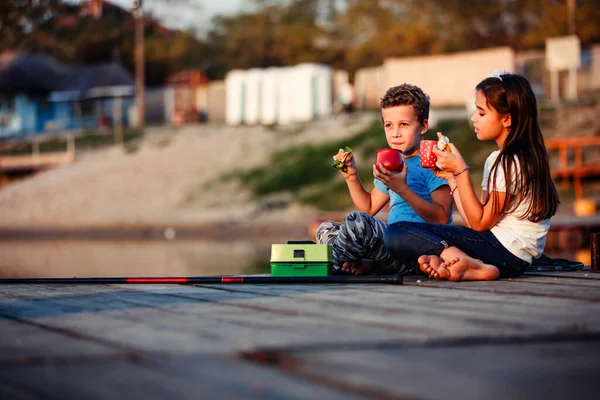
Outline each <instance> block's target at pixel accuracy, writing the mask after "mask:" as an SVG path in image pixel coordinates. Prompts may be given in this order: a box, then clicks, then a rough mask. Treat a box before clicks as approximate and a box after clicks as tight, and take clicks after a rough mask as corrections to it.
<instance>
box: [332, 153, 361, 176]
mask: <svg viewBox="0 0 600 400" xmlns="http://www.w3.org/2000/svg"><path fill="white" fill-rule="evenodd" d="M333 160H334V161H335V156H333ZM344 165H345V166H346V167H347V168H348V169H347V170H346V172H344V171H342V170H340V173H341V174H342V176H343V177H344V179H349V178H351V177H353V176H356V175H358V170H357V169H356V162H355V161H354V153H350V154H348V155H347V156H346V160H345V161H344Z"/></svg>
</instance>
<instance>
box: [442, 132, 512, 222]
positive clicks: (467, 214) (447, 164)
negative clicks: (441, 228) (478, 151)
mask: <svg viewBox="0 0 600 400" xmlns="http://www.w3.org/2000/svg"><path fill="white" fill-rule="evenodd" d="M450 148H451V150H452V151H451V152H443V151H439V150H438V149H436V148H434V149H433V152H434V153H435V155H436V156H437V157H438V161H437V166H438V167H439V168H440V169H442V170H443V173H444V174H448V173H452V174H453V177H454V178H455V179H456V185H457V187H458V189H456V191H455V192H454V198H455V199H456V200H457V201H456V202H457V204H459V203H460V207H457V208H458V210H459V212H460V215H461V216H462V217H463V219H464V220H465V223H466V224H467V225H468V226H469V227H470V228H472V229H475V230H476V231H486V230H489V229H490V228H491V227H493V226H494V225H496V223H497V222H498V220H499V219H500V217H501V216H502V215H501V214H500V212H499V210H502V208H503V207H504V202H505V201H510V197H509V196H507V195H506V193H505V192H498V191H493V192H492V193H490V194H489V196H491V198H490V199H489V201H487V204H485V206H484V205H483V204H482V201H480V200H479V199H478V198H477V195H476V194H475V190H474V189H473V185H472V184H471V177H470V175H469V169H468V167H467V164H466V163H465V160H464V159H463V158H462V156H461V155H460V152H459V151H458V149H457V148H456V146H454V144H452V143H451V144H450ZM484 196H485V198H484ZM487 196H488V193H487V192H485V194H483V193H482V200H487ZM494 200H496V201H497V203H498V207H497V208H494ZM484 202H485V201H484Z"/></svg>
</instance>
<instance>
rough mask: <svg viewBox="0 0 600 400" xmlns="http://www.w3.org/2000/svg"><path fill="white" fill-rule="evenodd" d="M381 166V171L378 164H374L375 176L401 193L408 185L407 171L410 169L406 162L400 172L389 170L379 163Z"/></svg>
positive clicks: (391, 188)
mask: <svg viewBox="0 0 600 400" xmlns="http://www.w3.org/2000/svg"><path fill="white" fill-rule="evenodd" d="M379 168H380V169H381V171H379V170H378V169H377V166H376V165H373V176H374V177H375V178H376V179H379V180H380V181H381V182H383V183H384V184H385V186H387V187H388V188H389V189H390V190H393V191H394V192H396V193H398V194H400V193H401V192H402V191H403V190H405V189H406V188H407V187H408V186H407V185H406V173H407V171H408V166H407V165H406V163H405V164H404V168H402V171H400V172H392V171H388V170H387V169H385V167H384V166H383V165H382V164H379Z"/></svg>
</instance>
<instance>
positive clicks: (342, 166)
mask: <svg viewBox="0 0 600 400" xmlns="http://www.w3.org/2000/svg"><path fill="white" fill-rule="evenodd" d="M350 153H352V149H351V148H350V147H348V146H346V147H344V148H343V149H340V151H338V153H337V154H336V155H335V156H333V163H331V166H332V167H333V168H335V169H337V170H338V171H342V172H347V171H348V166H347V165H346V160H347V159H348V156H349V155H350Z"/></svg>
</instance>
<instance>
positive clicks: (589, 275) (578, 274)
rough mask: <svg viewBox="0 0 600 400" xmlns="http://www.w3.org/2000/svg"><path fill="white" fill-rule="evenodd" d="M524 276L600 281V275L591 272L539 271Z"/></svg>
mask: <svg viewBox="0 0 600 400" xmlns="http://www.w3.org/2000/svg"><path fill="white" fill-rule="evenodd" d="M525 275H526V276H552V277H557V278H575V279H586V280H596V281H600V273H598V272H591V271H577V272H575V271H573V272H554V271H539V272H526V273H525Z"/></svg>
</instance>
